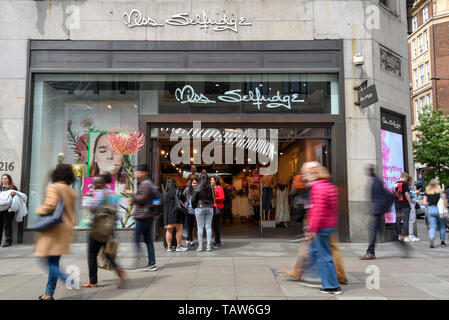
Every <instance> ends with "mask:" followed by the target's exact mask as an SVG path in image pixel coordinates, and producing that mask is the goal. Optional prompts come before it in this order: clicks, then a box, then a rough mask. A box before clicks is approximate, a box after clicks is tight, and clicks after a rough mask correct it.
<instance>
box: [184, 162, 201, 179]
mask: <svg viewBox="0 0 449 320" xmlns="http://www.w3.org/2000/svg"><path fill="white" fill-rule="evenodd" d="M190 170H191V171H192V172H191V173H190V174H189V176H188V177H187V180H190V179H193V178H197V179H199V177H198V175H197V174H196V165H194V164H192V168H191V169H190Z"/></svg>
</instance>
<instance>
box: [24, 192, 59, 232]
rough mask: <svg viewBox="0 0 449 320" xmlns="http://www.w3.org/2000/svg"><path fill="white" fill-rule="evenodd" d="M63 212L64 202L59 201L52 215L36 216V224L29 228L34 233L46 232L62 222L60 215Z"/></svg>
mask: <svg viewBox="0 0 449 320" xmlns="http://www.w3.org/2000/svg"><path fill="white" fill-rule="evenodd" d="M63 212H64V200H62V199H60V200H59V201H58V204H57V205H56V208H55V210H53V213H51V214H46V215H37V218H36V222H35V223H34V226H33V227H32V228H31V229H32V230H34V231H38V232H43V231H47V230H49V229H51V228H53V227H54V226H56V225H58V224H60V223H61V222H62V213H63Z"/></svg>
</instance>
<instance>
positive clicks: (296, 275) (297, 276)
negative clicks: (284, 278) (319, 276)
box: [282, 269, 301, 280]
mask: <svg viewBox="0 0 449 320" xmlns="http://www.w3.org/2000/svg"><path fill="white" fill-rule="evenodd" d="M282 272H284V273H285V274H286V275H288V276H290V277H292V278H293V279H295V280H300V279H301V274H300V273H297V272H296V271H295V270H294V269H290V270H288V269H284V270H282Z"/></svg>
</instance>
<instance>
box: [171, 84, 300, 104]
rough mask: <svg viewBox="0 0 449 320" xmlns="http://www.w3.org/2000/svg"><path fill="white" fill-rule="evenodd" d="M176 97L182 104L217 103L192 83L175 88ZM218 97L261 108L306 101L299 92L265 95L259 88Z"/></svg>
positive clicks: (236, 90)
mask: <svg viewBox="0 0 449 320" xmlns="http://www.w3.org/2000/svg"><path fill="white" fill-rule="evenodd" d="M175 99H176V100H177V101H178V102H181V103H182V104H185V103H201V104H210V103H217V101H216V100H213V99H210V98H208V97H207V96H205V95H204V94H203V93H197V92H195V89H193V88H192V86H190V85H185V86H184V87H182V88H177V89H176V90H175ZM217 99H218V100H219V101H222V102H228V103H240V102H251V103H252V104H253V105H255V106H257V109H258V110H260V107H261V106H262V105H266V107H267V108H279V107H284V108H286V109H289V110H291V109H292V107H291V104H292V103H300V102H304V100H303V99H299V94H297V93H293V94H287V95H281V94H280V92H279V91H277V92H276V94H275V95H272V96H264V95H262V94H261V93H260V91H259V89H258V88H255V90H254V91H251V90H250V91H248V94H242V90H241V89H235V90H229V91H226V92H225V93H224V95H221V96H218V97H217Z"/></svg>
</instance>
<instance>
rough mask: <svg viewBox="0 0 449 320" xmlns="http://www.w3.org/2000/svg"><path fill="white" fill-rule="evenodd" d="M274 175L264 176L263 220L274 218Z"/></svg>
mask: <svg viewBox="0 0 449 320" xmlns="http://www.w3.org/2000/svg"><path fill="white" fill-rule="evenodd" d="M274 180H275V179H274V175H264V176H262V211H263V212H262V220H273V217H272V216H271V213H272V211H273V206H272V203H271V200H272V199H273V188H274Z"/></svg>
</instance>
